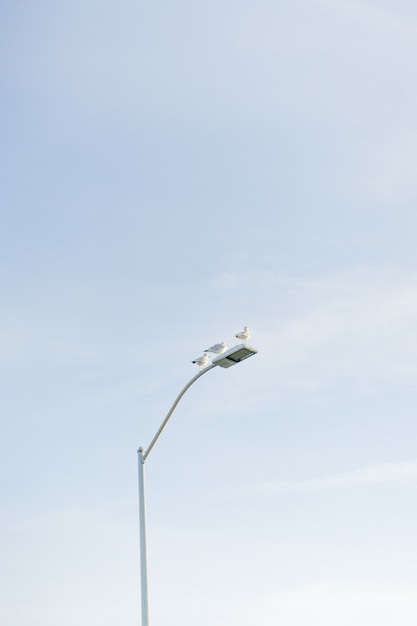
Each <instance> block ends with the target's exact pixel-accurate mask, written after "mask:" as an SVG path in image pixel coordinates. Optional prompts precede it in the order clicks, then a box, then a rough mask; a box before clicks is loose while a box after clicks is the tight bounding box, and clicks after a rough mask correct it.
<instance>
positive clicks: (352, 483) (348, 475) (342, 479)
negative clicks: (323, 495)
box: [249, 460, 417, 494]
mask: <svg viewBox="0 0 417 626" xmlns="http://www.w3.org/2000/svg"><path fill="white" fill-rule="evenodd" d="M416 479H417V460H413V461H405V462H400V463H382V464H380V465H374V466H370V467H363V468H360V469H356V470H352V471H349V472H340V473H338V474H330V475H326V476H321V477H317V478H307V479H304V480H278V481H268V482H264V483H258V484H257V485H252V487H249V490H250V491H251V493H259V494H263V493H265V494H270V493H294V492H299V491H318V490H328V489H346V488H352V487H353V488H354V487H361V486H374V485H379V486H389V485H398V483H405V482H408V481H415V480H416Z"/></svg>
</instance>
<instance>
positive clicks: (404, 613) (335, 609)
mask: <svg viewBox="0 0 417 626" xmlns="http://www.w3.org/2000/svg"><path fill="white" fill-rule="evenodd" d="M258 622H259V623H262V624H264V625H265V626H276V625H277V624H285V626H306V625H307V624H308V626H335V624H337V626H352V625H353V624H354V625H355V626H398V625H399V624H401V626H414V624H416V622H417V593H416V591H415V590H404V589H403V590H399V589H385V588H378V587H376V586H369V587H361V586H357V587H355V586H348V585H338V584H332V583H322V584H314V585H309V586H305V587H300V588H297V589H290V590H287V591H284V592H281V593H277V594H276V595H275V596H274V597H272V598H270V599H269V601H267V602H266V604H265V605H264V606H263V607H262V609H261V611H260V614H259V618H258Z"/></svg>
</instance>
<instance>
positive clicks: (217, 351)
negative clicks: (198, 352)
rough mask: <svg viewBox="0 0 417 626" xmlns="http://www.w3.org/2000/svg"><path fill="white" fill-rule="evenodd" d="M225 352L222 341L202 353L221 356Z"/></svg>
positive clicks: (224, 344) (224, 345)
mask: <svg viewBox="0 0 417 626" xmlns="http://www.w3.org/2000/svg"><path fill="white" fill-rule="evenodd" d="M226 350H227V343H226V342H225V341H222V342H221V343H215V344H214V346H211V347H210V348H207V350H204V352H214V354H223V352H225V351H226Z"/></svg>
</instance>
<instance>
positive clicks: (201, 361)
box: [191, 354, 209, 369]
mask: <svg viewBox="0 0 417 626" xmlns="http://www.w3.org/2000/svg"><path fill="white" fill-rule="evenodd" d="M208 362H209V356H208V354H203V356H200V357H199V358H198V359H194V361H191V363H195V364H196V365H198V367H199V368H200V369H201V368H202V367H204V366H205V365H207V363H208Z"/></svg>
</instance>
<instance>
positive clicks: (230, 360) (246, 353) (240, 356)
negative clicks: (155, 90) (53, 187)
mask: <svg viewBox="0 0 417 626" xmlns="http://www.w3.org/2000/svg"><path fill="white" fill-rule="evenodd" d="M257 352H258V351H257V349H256V348H252V347H251V346H248V345H247V344H245V343H241V344H239V345H238V346H233V348H230V350H227V351H226V352H223V354H221V355H220V356H217V357H216V358H215V359H213V360H212V364H213V365H220V367H232V365H236V363H240V362H241V361H244V360H245V359H247V358H249V357H250V356H253V355H254V354H256V353H257Z"/></svg>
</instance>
